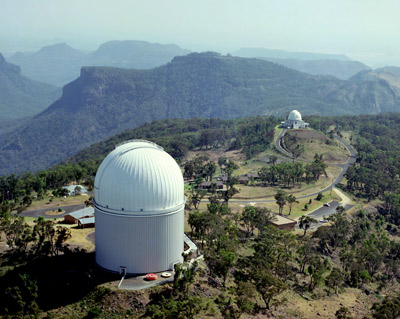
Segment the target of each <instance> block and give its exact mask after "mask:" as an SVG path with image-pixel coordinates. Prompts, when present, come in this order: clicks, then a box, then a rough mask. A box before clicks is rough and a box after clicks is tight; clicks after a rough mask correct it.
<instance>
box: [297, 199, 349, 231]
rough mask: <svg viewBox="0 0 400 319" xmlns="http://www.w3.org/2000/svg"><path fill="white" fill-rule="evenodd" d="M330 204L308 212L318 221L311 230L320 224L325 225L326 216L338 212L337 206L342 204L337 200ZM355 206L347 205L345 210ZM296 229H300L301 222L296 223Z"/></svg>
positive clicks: (312, 225)
mask: <svg viewBox="0 0 400 319" xmlns="http://www.w3.org/2000/svg"><path fill="white" fill-rule="evenodd" d="M329 205H330V206H329V207H326V206H322V207H321V208H318V209H317V210H315V211H313V212H312V213H310V214H308V216H310V217H312V218H314V219H316V220H317V221H318V223H312V224H311V226H310V228H309V230H314V229H317V228H318V227H319V226H322V225H324V224H325V223H324V222H321V221H323V220H324V218H325V217H329V216H330V215H332V214H334V213H336V208H337V207H338V206H339V205H340V203H339V202H337V201H332V202H330V203H329ZM353 206H354V205H345V206H344V209H345V211H348V210H349V209H350V208H352V207H353ZM296 229H300V228H299V224H296Z"/></svg>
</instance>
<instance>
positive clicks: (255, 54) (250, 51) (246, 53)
mask: <svg viewBox="0 0 400 319" xmlns="http://www.w3.org/2000/svg"><path fill="white" fill-rule="evenodd" d="M232 55H234V56H239V57H242V58H275V59H296V60H340V61H351V59H350V58H349V57H347V56H346V55H344V54H325V53H312V52H289V51H284V50H275V49H266V48H242V49H239V50H237V51H235V52H233V53H232Z"/></svg>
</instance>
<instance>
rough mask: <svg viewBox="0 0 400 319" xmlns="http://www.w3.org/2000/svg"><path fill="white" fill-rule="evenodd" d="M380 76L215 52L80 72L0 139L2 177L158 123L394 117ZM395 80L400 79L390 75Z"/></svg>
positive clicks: (390, 93) (389, 86) (390, 92)
mask: <svg viewBox="0 0 400 319" xmlns="http://www.w3.org/2000/svg"><path fill="white" fill-rule="evenodd" d="M367 72H368V71H367ZM382 74H383V73H382ZM385 74H386V75H385V78H383V77H384V76H383V75H381V76H380V77H378V79H376V77H371V80H370V79H369V78H370V76H367V74H360V75H358V76H357V77H354V78H352V79H351V80H349V81H343V80H339V79H336V78H333V77H323V76H311V75H307V74H303V73H300V72H297V71H294V70H290V69H287V68H285V67H282V66H279V65H276V64H274V63H270V62H266V61H262V60H259V59H245V58H234V57H230V56H220V55H218V54H215V53H204V54H190V55H188V56H183V57H176V58H174V59H173V61H172V62H171V63H168V64H167V65H165V66H162V67H158V68H155V69H151V70H127V69H118V68H111V67H85V68H82V70H81V74H80V77H79V78H78V79H76V80H75V81H73V82H71V83H69V84H68V85H66V86H65V87H64V89H63V95H62V97H61V98H60V99H59V100H58V101H56V102H55V103H53V104H52V105H51V106H50V107H49V108H48V109H46V110H45V111H43V112H42V113H41V114H39V115H37V116H36V117H35V118H33V119H32V120H31V121H30V122H29V123H27V124H26V125H24V126H22V127H20V128H19V129H17V130H14V131H13V132H9V133H7V134H2V135H0V142H2V141H3V143H0V145H1V148H0V168H1V170H0V173H1V174H5V173H10V172H18V171H23V170H27V169H29V170H37V169H40V168H43V167H46V166H48V165H51V164H54V163H57V162H59V161H61V160H63V159H64V158H65V157H67V156H69V155H72V154H73V153H74V152H77V151H78V150H80V149H82V148H83V147H86V146H88V145H90V144H92V143H94V142H97V141H99V140H101V139H104V138H106V137H108V136H111V135H114V134H117V133H119V132H121V131H123V130H125V129H128V128H134V127H136V126H139V125H141V124H143V123H145V122H150V121H152V120H158V119H163V118H193V117H205V118H209V117H219V118H232V117H241V116H251V115H279V116H284V114H285V113H286V112H288V111H290V110H291V109H293V108H296V109H299V110H300V111H301V112H302V114H317V115H340V114H364V113H369V114H374V113H378V112H389V111H390V112H396V111H399V110H400V103H399V101H398V95H397V93H396V90H395V89H394V84H393V83H395V81H394V80H391V81H389V80H388V78H387V77H388V75H387V73H385ZM392 76H393V77H394V79H397V78H398V77H397V75H396V73H395V72H392Z"/></svg>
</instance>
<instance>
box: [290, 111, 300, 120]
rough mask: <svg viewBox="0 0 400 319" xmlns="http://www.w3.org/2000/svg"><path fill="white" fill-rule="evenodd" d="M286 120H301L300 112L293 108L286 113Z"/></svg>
mask: <svg viewBox="0 0 400 319" xmlns="http://www.w3.org/2000/svg"><path fill="white" fill-rule="evenodd" d="M288 120H290V121H301V114H300V112H299V111H297V110H293V111H291V112H290V113H289V115H288Z"/></svg>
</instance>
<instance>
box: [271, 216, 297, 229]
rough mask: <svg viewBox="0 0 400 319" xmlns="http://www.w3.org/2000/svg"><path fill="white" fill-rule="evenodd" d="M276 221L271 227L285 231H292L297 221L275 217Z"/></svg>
mask: <svg viewBox="0 0 400 319" xmlns="http://www.w3.org/2000/svg"><path fill="white" fill-rule="evenodd" d="M275 217H276V219H275V220H274V221H272V222H271V225H273V226H274V227H276V228H278V229H280V230H287V231H294V228H295V226H296V224H297V221H295V220H294V219H291V218H288V217H286V216H282V215H275Z"/></svg>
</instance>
